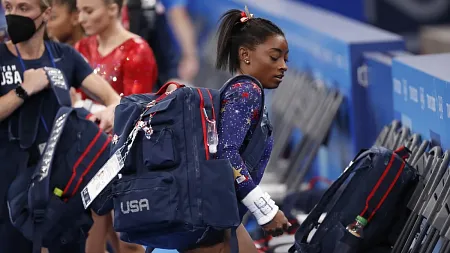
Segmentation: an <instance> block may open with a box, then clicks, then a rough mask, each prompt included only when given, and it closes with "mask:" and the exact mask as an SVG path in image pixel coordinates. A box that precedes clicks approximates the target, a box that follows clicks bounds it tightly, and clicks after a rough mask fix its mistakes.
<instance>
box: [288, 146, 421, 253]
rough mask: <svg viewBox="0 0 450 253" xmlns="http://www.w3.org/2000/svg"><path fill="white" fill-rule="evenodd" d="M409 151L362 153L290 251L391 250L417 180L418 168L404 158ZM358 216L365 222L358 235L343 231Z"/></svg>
mask: <svg viewBox="0 0 450 253" xmlns="http://www.w3.org/2000/svg"><path fill="white" fill-rule="evenodd" d="M409 153H410V152H409V150H407V148H405V147H401V148H399V149H397V150H395V151H392V150H389V149H386V148H383V147H373V148H371V149H369V150H363V151H361V152H360V153H359V154H358V155H357V157H356V158H355V159H354V160H353V161H352V163H351V164H350V165H349V167H348V168H347V169H346V170H345V171H344V172H343V174H342V175H341V176H340V177H339V178H338V179H337V180H336V181H335V182H334V183H333V184H332V185H331V186H330V187H329V189H328V190H327V191H326V192H325V193H324V195H323V196H322V198H321V200H320V201H319V203H318V204H317V205H316V206H315V207H314V209H313V210H312V211H311V213H310V214H309V215H308V217H307V218H306V220H305V221H304V222H303V223H302V224H301V226H300V228H299V229H298V230H297V233H296V234H295V245H294V246H293V247H292V248H291V249H290V251H289V252H295V253H363V252H364V253H365V252H374V253H382V252H390V251H391V246H392V245H393V243H394V242H395V238H396V236H397V235H396V231H397V229H399V228H400V229H401V228H402V227H403V225H404V222H405V221H406V219H405V217H407V212H408V211H407V207H406V205H407V203H408V200H409V197H410V196H411V194H412V192H413V190H414V187H415V185H416V183H417V182H418V174H417V173H416V170H415V169H414V168H413V167H412V166H410V165H409V164H408V163H407V162H406V159H407V158H408V157H409ZM324 213H326V216H325V218H324V220H323V221H321V222H320V221H319V219H320V216H322V214H324ZM357 216H361V217H363V218H365V220H366V221H368V223H367V225H366V226H365V227H364V229H363V234H364V236H363V237H362V238H361V237H356V236H354V235H353V234H351V233H350V232H349V231H347V230H346V226H347V225H349V224H351V223H353V222H354V221H355V218H356V217H357ZM401 223H403V224H401ZM313 230H315V231H313Z"/></svg>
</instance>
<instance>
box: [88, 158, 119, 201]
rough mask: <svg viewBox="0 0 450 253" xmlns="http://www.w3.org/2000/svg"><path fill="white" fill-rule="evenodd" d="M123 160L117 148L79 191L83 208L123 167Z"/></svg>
mask: <svg viewBox="0 0 450 253" xmlns="http://www.w3.org/2000/svg"><path fill="white" fill-rule="evenodd" d="M123 165H124V162H123V160H122V155H121V154H120V149H119V150H117V151H116V152H115V153H114V154H113V155H112V156H111V157H110V158H109V159H108V161H107V162H106V163H105V164H104V165H103V166H102V168H101V169H100V170H99V171H98V172H97V174H95V176H94V177H93V178H92V179H91V181H89V183H88V184H87V185H86V186H85V187H84V189H83V190H82V191H81V199H82V201H83V206H84V208H85V209H87V208H88V207H89V205H90V204H91V203H92V202H93V201H94V199H95V198H97V196H98V195H99V194H100V193H101V192H102V191H103V189H105V188H106V186H107V185H108V184H109V182H111V181H112V180H113V179H114V177H116V176H117V174H118V173H119V171H120V170H121V169H122V168H123Z"/></svg>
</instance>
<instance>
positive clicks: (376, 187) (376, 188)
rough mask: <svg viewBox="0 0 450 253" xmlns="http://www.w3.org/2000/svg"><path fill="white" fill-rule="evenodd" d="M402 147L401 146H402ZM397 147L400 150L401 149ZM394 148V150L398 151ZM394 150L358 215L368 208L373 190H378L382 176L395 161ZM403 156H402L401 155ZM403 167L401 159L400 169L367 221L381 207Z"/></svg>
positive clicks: (383, 176)
mask: <svg viewBox="0 0 450 253" xmlns="http://www.w3.org/2000/svg"><path fill="white" fill-rule="evenodd" d="M402 148H403V147H402ZM402 148H400V149H398V150H400V151H401V149H402ZM398 150H396V151H398ZM396 151H394V152H393V153H392V156H391V158H390V160H389V163H388V165H387V166H386V168H385V170H384V172H383V174H382V175H381V177H380V178H379V179H378V181H377V183H376V184H375V186H374V188H373V189H372V191H371V192H370V194H369V196H367V198H366V205H365V207H364V210H363V211H362V212H361V214H360V215H359V216H361V217H364V215H365V214H366V212H367V210H368V209H369V201H370V200H371V199H372V198H373V196H374V195H375V192H376V191H377V190H378V188H379V187H380V185H381V183H382V182H383V180H384V178H385V177H386V175H387V174H388V172H389V170H390V169H391V168H392V164H393V163H394V161H395V156H396V155H397V153H396ZM402 158H403V157H402ZM404 168H405V162H404V161H403V163H402V165H401V166H400V169H399V170H398V172H397V174H396V176H395V178H394V180H393V181H392V182H391V184H390V185H389V188H388V190H387V191H386V192H385V193H384V195H383V197H382V198H381V200H380V202H378V204H377V206H376V208H375V209H374V211H373V212H372V213H371V214H370V216H369V218H368V219H367V221H370V220H371V219H372V218H373V216H374V215H375V213H376V212H377V211H378V209H379V208H380V207H381V205H382V204H383V203H384V201H385V200H386V198H387V196H388V195H389V193H390V192H391V190H392V188H393V187H394V185H395V183H397V180H398V178H399V177H400V175H401V173H402V172H403V169H404Z"/></svg>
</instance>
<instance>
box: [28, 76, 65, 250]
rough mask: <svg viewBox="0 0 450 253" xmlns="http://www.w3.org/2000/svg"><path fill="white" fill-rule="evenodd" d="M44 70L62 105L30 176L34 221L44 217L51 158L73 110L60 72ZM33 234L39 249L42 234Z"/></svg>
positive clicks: (48, 190) (35, 245)
mask: <svg viewBox="0 0 450 253" xmlns="http://www.w3.org/2000/svg"><path fill="white" fill-rule="evenodd" d="M45 71H46V72H47V75H48V78H49V82H50V87H51V89H52V90H53V91H54V93H55V95H56V97H57V99H58V102H59V103H60V105H62V107H61V108H60V109H59V110H58V113H57V115H56V118H55V121H54V123H53V127H52V130H51V132H50V135H49V139H48V141H47V144H46V146H45V149H44V152H43V154H42V157H41V159H40V161H39V163H38V165H37V167H36V169H35V172H34V174H33V176H32V178H31V180H32V184H31V186H30V188H29V190H28V204H29V208H30V213H31V215H32V218H33V219H34V223H39V222H41V220H43V219H44V217H45V212H46V208H47V204H48V202H49V199H50V196H49V192H50V177H51V169H52V163H53V158H54V155H55V151H56V149H57V146H58V142H59V140H60V137H61V134H62V133H63V129H64V126H65V124H66V123H67V119H68V118H69V115H70V114H71V113H72V112H73V108H72V107H71V106H70V105H71V100H70V94H69V90H68V86H67V83H66V81H65V79H64V75H63V74H62V72H61V71H60V70H57V69H54V68H45ZM67 105H68V106H67ZM33 236H34V237H35V238H34V239H33V248H35V249H40V247H41V244H42V241H41V237H42V236H43V235H40V233H39V232H38V231H36V232H35V233H34V235H33Z"/></svg>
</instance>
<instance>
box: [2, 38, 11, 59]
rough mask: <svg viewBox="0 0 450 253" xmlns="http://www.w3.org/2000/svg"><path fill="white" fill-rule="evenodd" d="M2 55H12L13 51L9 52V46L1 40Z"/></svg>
mask: <svg viewBox="0 0 450 253" xmlns="http://www.w3.org/2000/svg"><path fill="white" fill-rule="evenodd" d="M0 55H1V56H2V57H0V58H3V57H5V56H7V55H11V53H10V52H9V50H8V47H7V46H6V43H5V42H1V43H0Z"/></svg>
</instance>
